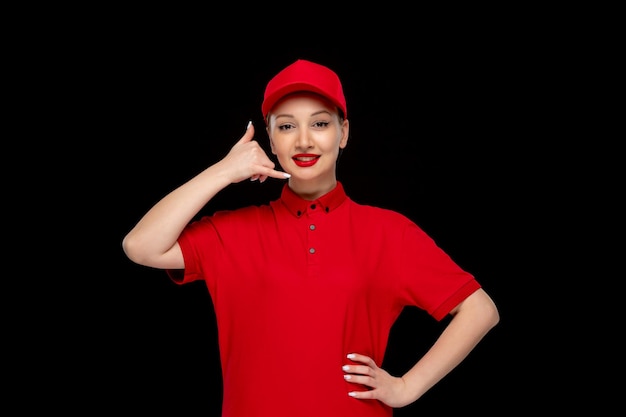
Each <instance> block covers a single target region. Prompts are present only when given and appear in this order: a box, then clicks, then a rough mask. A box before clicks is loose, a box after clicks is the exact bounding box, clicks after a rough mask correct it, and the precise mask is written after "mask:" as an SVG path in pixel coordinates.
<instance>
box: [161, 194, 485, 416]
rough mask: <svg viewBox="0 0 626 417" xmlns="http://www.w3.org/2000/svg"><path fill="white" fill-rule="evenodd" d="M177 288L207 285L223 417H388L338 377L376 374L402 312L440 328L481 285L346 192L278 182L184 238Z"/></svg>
mask: <svg viewBox="0 0 626 417" xmlns="http://www.w3.org/2000/svg"><path fill="white" fill-rule="evenodd" d="M179 243H180V247H181V249H182V252H183V256H184V258H185V270H184V275H183V271H168V273H169V276H170V277H171V278H172V279H173V280H174V281H175V282H177V283H179V284H184V283H187V282H191V281H194V280H199V279H201V280H204V281H205V283H206V285H207V288H208V291H209V293H210V295H211V297H212V300H213V303H214V307H215V312H216V317H217V326H218V337H219V348H220V355H221V365H222V373H223V381H224V398H223V406H222V416H224V417H296V416H297V417H309V416H310V417H383V416H385V417H388V416H391V415H392V410H391V408H389V407H387V406H386V405H384V404H382V403H381V402H379V401H373V400H357V399H354V398H352V397H350V396H348V392H349V391H352V390H355V389H367V388H365V387H359V386H358V385H357V386H355V385H354V384H349V383H348V382H346V381H345V380H344V378H343V375H344V372H343V371H342V369H341V367H342V365H344V364H345V363H347V362H348V361H347V359H346V355H347V354H348V353H350V352H357V353H362V354H365V355H368V356H370V357H372V358H373V359H374V360H375V361H376V363H377V364H378V365H379V366H380V365H381V363H382V360H383V357H384V355H385V348H386V346H387V341H388V336H389V333H390V329H391V326H392V325H393V323H394V321H395V320H396V319H397V317H398V315H399V314H400V313H401V311H402V309H403V307H405V306H409V305H412V306H417V307H419V308H421V309H423V310H425V311H426V312H428V313H429V314H430V315H432V316H433V317H434V318H435V319H436V320H441V319H442V318H443V317H445V316H446V314H447V313H448V312H449V311H450V310H451V309H452V308H453V307H455V306H456V305H457V304H458V303H459V302H461V301H462V300H463V299H464V298H465V297H467V296H468V295H470V294H471V293H473V292H474V291H476V290H477V289H478V288H479V287H480V285H479V283H478V282H477V281H476V280H475V279H474V277H473V276H472V275H471V274H470V273H468V272H466V271H463V270H462V269H461V268H460V267H459V266H458V265H457V264H456V263H455V262H453V261H452V260H451V258H450V257H449V256H448V255H447V254H446V253H444V252H443V251H442V250H441V249H440V248H439V247H438V246H437V245H436V244H435V242H434V241H433V240H432V239H431V238H430V237H429V236H427V235H426V233H425V232H424V231H422V230H421V229H420V228H419V227H418V226H417V225H416V224H415V223H413V222H412V221H410V220H409V219H408V218H406V217H405V216H403V215H401V214H399V213H396V212H393V211H390V210H386V209H381V208H377V207H372V206H366V205H361V204H357V203H355V202H354V201H352V200H351V199H350V198H348V197H347V196H346V194H345V192H344V189H343V186H342V184H341V183H338V184H337V187H335V189H334V190H332V191H331V192H329V193H327V194H326V195H324V196H322V197H320V198H319V199H317V200H315V201H306V200H303V199H301V198H300V197H298V196H297V195H296V194H294V193H293V192H292V191H291V190H290V189H289V187H288V185H287V184H285V186H284V188H283V190H282V193H281V196H280V199H277V200H275V201H272V202H270V203H269V204H268V205H262V206H252V207H246V208H241V209H237V210H232V211H220V212H217V213H215V214H214V215H212V216H206V217H203V218H201V219H199V220H198V221H195V222H193V223H191V224H190V225H189V226H188V227H187V228H186V229H185V231H184V232H183V233H182V235H181V236H180V239H179Z"/></svg>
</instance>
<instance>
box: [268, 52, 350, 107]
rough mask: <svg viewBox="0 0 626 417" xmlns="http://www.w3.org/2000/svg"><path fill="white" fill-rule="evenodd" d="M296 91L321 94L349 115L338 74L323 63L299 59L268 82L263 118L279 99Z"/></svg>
mask: <svg viewBox="0 0 626 417" xmlns="http://www.w3.org/2000/svg"><path fill="white" fill-rule="evenodd" d="M296 91H311V92H313V93H317V94H320V95H322V96H324V97H326V98H327V99H329V100H330V101H332V102H333V103H334V104H335V105H336V106H337V107H339V109H341V111H342V112H343V116H344V117H347V115H348V112H347V109H346V98H345V97H344V95H343V88H342V86H341V81H340V80H339V77H338V76H337V74H335V72H333V71H332V70H331V69H329V68H327V67H325V66H323V65H320V64H316V63H314V62H311V61H307V60H304V59H299V60H297V61H296V62H294V63H293V64H291V65H289V66H288V67H286V68H284V69H283V70H281V71H280V72H279V73H278V74H276V75H275V76H274V78H272V79H271V80H270V82H269V83H267V86H266V87H265V94H264V96H263V104H262V105H261V111H262V112H263V118H264V119H266V118H267V114H268V113H269V111H270V110H271V109H272V107H274V105H275V104H276V102H277V101H278V100H280V99H281V98H283V97H284V96H286V95H287V94H289V93H294V92H296Z"/></svg>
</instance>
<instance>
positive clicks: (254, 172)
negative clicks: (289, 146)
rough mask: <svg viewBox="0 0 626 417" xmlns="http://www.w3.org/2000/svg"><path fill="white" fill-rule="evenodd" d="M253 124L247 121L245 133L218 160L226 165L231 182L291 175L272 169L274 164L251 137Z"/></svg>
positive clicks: (283, 177) (262, 179)
mask: <svg viewBox="0 0 626 417" xmlns="http://www.w3.org/2000/svg"><path fill="white" fill-rule="evenodd" d="M253 137H254V126H253V125H252V122H250V123H248V127H247V128H246V133H244V135H243V136H242V137H241V139H239V141H238V142H237V143H235V145H234V146H233V147H232V148H231V149H230V151H229V152H228V154H227V155H226V156H225V157H224V159H222V161H220V163H221V164H222V165H225V166H227V167H228V172H229V175H230V176H231V182H232V183H237V182H241V181H243V180H245V179H248V178H249V179H250V180H251V181H256V180H259V181H260V182H264V181H265V180H266V179H267V178H268V177H272V178H279V179H285V178H289V177H290V176H291V175H289V174H287V173H286V172H282V171H277V170H275V169H274V167H275V166H276V164H275V163H274V162H272V160H271V159H270V158H269V157H268V156H267V154H266V153H265V151H264V150H263V148H261V145H259V143H258V142H257V141H256V140H254V139H253Z"/></svg>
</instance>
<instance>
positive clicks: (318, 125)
mask: <svg viewBox="0 0 626 417" xmlns="http://www.w3.org/2000/svg"><path fill="white" fill-rule="evenodd" d="M329 124H330V123H329V122H315V123H313V127H316V128H318V129H323V128H325V127H326V126H328V125H329Z"/></svg>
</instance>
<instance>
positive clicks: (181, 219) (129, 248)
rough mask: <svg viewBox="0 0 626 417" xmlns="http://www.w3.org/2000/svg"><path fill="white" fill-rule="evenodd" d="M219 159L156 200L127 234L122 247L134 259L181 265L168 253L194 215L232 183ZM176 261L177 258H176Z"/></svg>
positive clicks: (148, 263)
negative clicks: (218, 161) (173, 260)
mask: <svg viewBox="0 0 626 417" xmlns="http://www.w3.org/2000/svg"><path fill="white" fill-rule="evenodd" d="M230 182H231V181H230V179H229V178H228V176H227V175H226V172H225V170H224V169H222V165H221V164H220V163H217V164H215V165H212V166H210V167H208V168H207V169H205V170H204V171H202V172H201V173H200V174H198V175H197V176H195V177H194V178H192V179H191V180H189V181H188V182H186V183H184V184H183V185H181V186H179V187H178V188H176V189H175V190H173V191H172V192H170V193H169V194H168V195H166V196H165V197H163V198H162V199H161V200H160V201H159V202H157V203H156V204H155V205H154V206H153V207H152V208H151V209H150V210H149V211H148V212H147V213H146V214H145V215H144V216H143V217H142V218H141V220H139V222H138V223H137V224H136V225H135V227H134V228H133V229H132V230H131V231H130V232H129V233H128V234H127V235H126V236H125V238H124V240H123V243H122V245H123V248H124V251H125V253H126V255H127V256H128V257H129V259H131V260H132V261H134V262H136V263H138V264H141V265H146V266H152V267H156V268H175V267H180V268H182V267H183V266H184V265H182V259H179V260H180V262H179V263H178V264H177V265H174V264H172V263H171V262H172V259H173V258H176V257H168V256H166V254H167V253H168V251H170V250H171V249H172V248H173V247H174V245H175V243H176V242H177V240H178V237H179V236H180V234H181V232H182V230H183V229H184V228H185V226H186V225H187V224H189V222H190V221H191V220H192V219H193V217H194V216H195V215H196V214H197V213H198V212H199V211H200V210H201V209H202V208H203V207H204V206H205V205H206V204H207V203H208V202H209V201H210V200H211V199H212V198H213V197H214V196H215V195H216V194H217V193H218V192H219V191H220V190H222V189H223V188H225V187H226V186H228V185H229V184H230ZM174 263H176V262H174Z"/></svg>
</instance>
